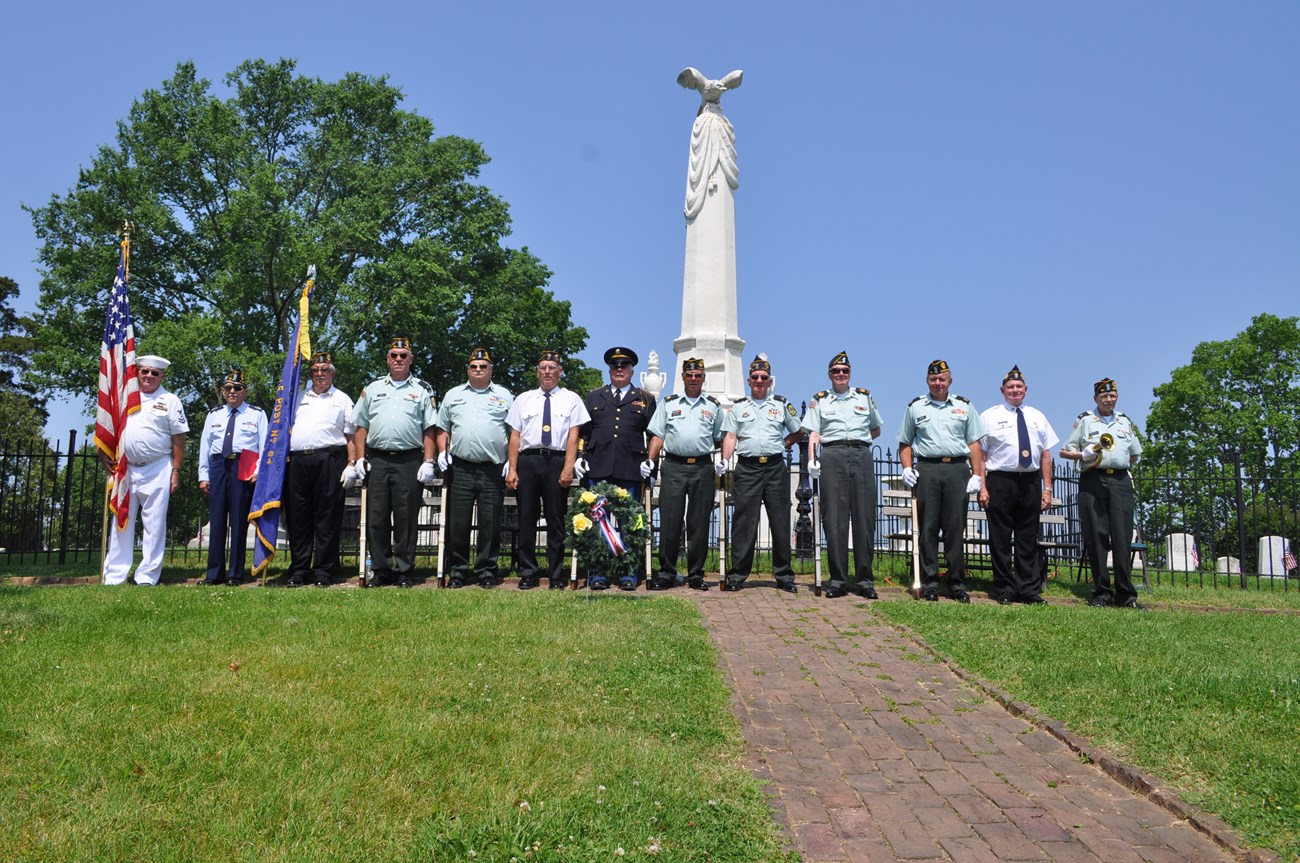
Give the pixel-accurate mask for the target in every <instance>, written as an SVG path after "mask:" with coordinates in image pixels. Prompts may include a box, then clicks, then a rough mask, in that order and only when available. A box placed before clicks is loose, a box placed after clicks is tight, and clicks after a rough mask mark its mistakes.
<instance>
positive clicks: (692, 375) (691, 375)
mask: <svg viewBox="0 0 1300 863" xmlns="http://www.w3.org/2000/svg"><path fill="white" fill-rule="evenodd" d="M682 377H684V378H686V380H688V381H693V380H698V379H702V378H703V377H704V372H682Z"/></svg>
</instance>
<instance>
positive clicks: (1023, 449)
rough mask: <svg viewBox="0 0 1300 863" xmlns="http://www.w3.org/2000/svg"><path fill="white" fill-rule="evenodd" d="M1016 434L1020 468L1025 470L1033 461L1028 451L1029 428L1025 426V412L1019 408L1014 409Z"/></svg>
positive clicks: (1031, 454)
mask: <svg viewBox="0 0 1300 863" xmlns="http://www.w3.org/2000/svg"><path fill="white" fill-rule="evenodd" d="M1016 432H1017V434H1018V436H1019V438H1020V466H1021V467H1022V468H1026V467H1029V466H1030V465H1031V464H1033V463H1034V460H1033V457H1032V456H1033V453H1032V452H1031V451H1030V449H1029V426H1028V425H1026V424H1025V412H1024V411H1022V410H1021V409H1020V408H1016Z"/></svg>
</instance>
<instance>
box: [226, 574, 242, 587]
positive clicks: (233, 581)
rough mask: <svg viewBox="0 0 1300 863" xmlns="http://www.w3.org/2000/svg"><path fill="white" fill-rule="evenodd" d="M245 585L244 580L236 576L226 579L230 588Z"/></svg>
mask: <svg viewBox="0 0 1300 863" xmlns="http://www.w3.org/2000/svg"><path fill="white" fill-rule="evenodd" d="M243 583H244V580H243V579H242V578H240V577H239V576H237V575H236V576H235V577H234V578H227V579H226V584H227V586H229V587H239V586H240V585H241V584H243Z"/></svg>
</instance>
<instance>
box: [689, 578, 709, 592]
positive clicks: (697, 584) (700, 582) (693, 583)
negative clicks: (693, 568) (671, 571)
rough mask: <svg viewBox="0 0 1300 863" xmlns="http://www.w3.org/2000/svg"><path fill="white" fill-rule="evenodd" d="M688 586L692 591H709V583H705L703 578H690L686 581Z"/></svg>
mask: <svg viewBox="0 0 1300 863" xmlns="http://www.w3.org/2000/svg"><path fill="white" fill-rule="evenodd" d="M686 586H687V587H689V588H690V589H691V590H708V589H709V583H708V582H707V581H705V580H704V579H703V578H700V577H698V576H696V577H695V578H688V579H687V580H686Z"/></svg>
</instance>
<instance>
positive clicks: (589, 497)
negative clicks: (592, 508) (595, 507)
mask: <svg viewBox="0 0 1300 863" xmlns="http://www.w3.org/2000/svg"><path fill="white" fill-rule="evenodd" d="M578 500H580V501H582V502H583V503H585V504H588V505H590V504H593V503H595V502H596V496H595V495H594V494H592V493H591V492H589V491H584V492H583V493H582V495H581V496H580V497H579V498H578Z"/></svg>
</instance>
